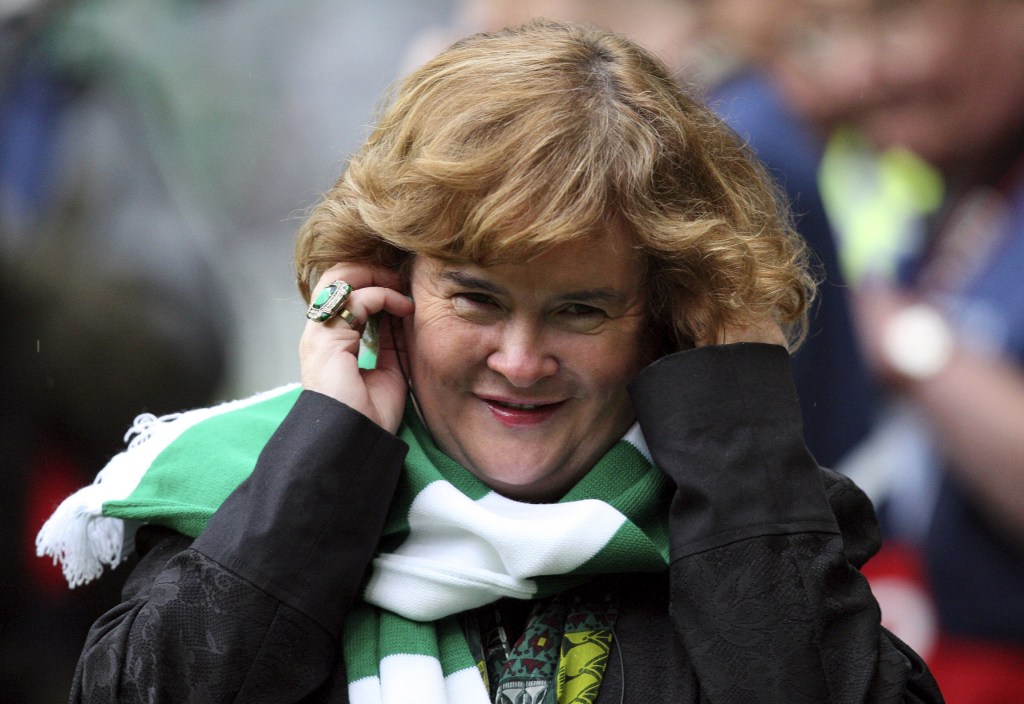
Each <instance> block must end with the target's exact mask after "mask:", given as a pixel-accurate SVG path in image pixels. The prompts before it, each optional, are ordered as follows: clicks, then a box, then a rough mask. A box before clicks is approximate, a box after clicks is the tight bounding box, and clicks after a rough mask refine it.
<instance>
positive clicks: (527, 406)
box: [501, 403, 540, 411]
mask: <svg viewBox="0 0 1024 704" xmlns="http://www.w3.org/2000/svg"><path fill="white" fill-rule="evenodd" d="M501 405H502V406H504V407H505V408H513V409H515V410H517V411H533V410H536V409H537V408H540V406H538V405H535V404H531V403H502V404H501Z"/></svg>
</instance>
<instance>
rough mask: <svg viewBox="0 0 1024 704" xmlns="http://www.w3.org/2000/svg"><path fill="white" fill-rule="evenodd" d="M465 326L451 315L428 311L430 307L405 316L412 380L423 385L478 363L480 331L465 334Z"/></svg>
mask: <svg viewBox="0 0 1024 704" xmlns="http://www.w3.org/2000/svg"><path fill="white" fill-rule="evenodd" d="M435 312H436V311H435ZM466 328H467V326H466V325H464V324H460V321H458V320H457V319H453V318H452V316H446V315H431V312H430V311H429V310H427V311H423V314H422V315H421V314H420V312H419V311H417V313H416V314H415V315H414V316H412V317H411V318H406V320H405V333H406V342H407V346H408V350H409V357H410V360H411V365H412V373H413V380H414V381H417V382H418V383H419V385H420V386H421V387H422V386H423V385H424V384H445V383H446V382H447V381H448V380H449V379H451V378H453V377H459V376H463V375H465V373H467V372H468V371H469V370H470V369H471V368H472V367H473V366H474V365H475V364H476V363H477V361H478V359H477V357H479V354H480V352H479V349H478V348H479V346H480V343H481V340H480V335H479V334H476V335H471V334H467V330H466Z"/></svg>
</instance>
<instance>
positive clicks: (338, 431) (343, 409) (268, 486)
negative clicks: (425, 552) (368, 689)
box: [193, 391, 408, 636]
mask: <svg viewBox="0 0 1024 704" xmlns="http://www.w3.org/2000/svg"><path fill="white" fill-rule="evenodd" d="M407 450H408V448H407V447H406V445H405V443H403V442H402V441H401V440H399V439H398V438H397V437H395V436H394V435H392V434H390V433H388V432H387V431H385V430H384V429H383V428H381V427H380V426H378V425H376V424H375V423H373V422H372V421H370V420H369V419H368V418H366V417H365V416H363V415H362V414H360V413H358V412H357V411H355V410H353V409H351V408H349V407H348V406H345V405H344V404H342V403H340V402H338V401H336V400H335V399H333V398H330V397H328V396H324V395H322V394H319V393H316V392H313V391H303V392H302V393H301V394H300V395H299V398H298V400H297V401H296V403H295V406H294V407H293V408H292V410H291V412H290V413H289V414H288V415H287V417H286V418H285V419H284V421H283V422H282V423H281V426H280V427H279V428H278V430H277V431H276V432H275V433H274V435H273V437H272V438H271V439H270V441H269V442H268V443H267V445H266V447H264V449H263V451H262V453H261V454H260V457H259V459H258V461H257V463H256V467H255V469H254V470H253V472H252V475H251V476H250V477H249V478H248V479H246V480H245V481H244V482H243V483H242V484H241V485H239V487H238V488H237V489H235V491H234V492H233V493H232V494H231V495H230V496H228V498H227V499H226V500H225V501H224V503H223V504H222V505H221V507H220V508H219V509H218V510H217V512H216V513H215V514H214V515H213V517H212V518H211V519H210V521H209V523H208V524H207V527H206V529H205V530H204V531H203V533H202V534H201V535H200V536H199V537H198V538H197V539H196V541H195V543H194V544H193V547H194V548H195V549H196V550H198V551H199V552H201V553H203V554H204V555H206V556H207V557H209V558H211V559H212V560H215V561H216V562H218V563H220V564H221V565H223V566H224V567H226V568H228V569H230V570H231V571H233V572H235V573H236V574H238V575H239V576H240V577H242V578H244V579H246V580H247V581H249V582H251V583H252V584H253V585H255V586H256V587H258V588H260V589H262V590H263V591H265V592H267V593H268V594H270V595H271V596H273V597H275V598H277V599H279V600H280V601H282V602H284V603H286V604H287V605H288V606H291V607H292V608H294V609H296V610H298V611H300V612H302V613H304V614H306V615H307V616H309V617H310V618H312V619H313V620H315V621H317V622H318V623H319V624H320V625H321V626H323V627H324V628H325V629H327V630H328V631H329V632H330V633H331V634H332V635H334V636H337V635H338V634H339V633H340V629H341V623H342V620H343V618H344V615H345V613H347V612H348V610H349V609H350V608H351V606H352V603H353V602H354V601H355V600H356V599H357V598H358V597H359V592H360V589H361V586H362V582H363V578H364V575H365V572H366V568H367V566H368V565H369V563H370V560H371V559H372V558H373V555H374V552H375V550H376V547H377V543H378V541H379V539H380V535H381V531H382V530H383V525H384V520H385V518H386V517H387V513H388V508H389V506H390V503H391V499H392V496H393V494H394V491H395V487H396V485H397V483H398V478H399V475H400V473H401V468H402V462H403V460H404V458H405V453H406V451H407Z"/></svg>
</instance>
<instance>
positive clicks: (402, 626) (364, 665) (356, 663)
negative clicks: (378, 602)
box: [343, 604, 476, 682]
mask: <svg viewBox="0 0 1024 704" xmlns="http://www.w3.org/2000/svg"><path fill="white" fill-rule="evenodd" d="M343 642H344V643H345V667H346V669H347V671H348V679H349V681H350V682H355V681H356V680H361V679H364V678H366V677H378V676H379V674H380V672H379V669H380V661H381V660H383V659H384V658H386V657H388V656H389V655H402V654H407V655H424V656H427V657H433V658H435V659H436V660H438V661H439V662H440V663H441V672H442V674H443V675H444V676H445V677H447V676H449V675H451V674H452V673H453V672H458V671H460V670H465V669H467V668H473V669H476V663H475V662H474V660H473V655H472V653H471V652H470V650H469V646H468V644H467V643H466V637H465V635H464V634H463V632H462V626H460V625H459V620H458V619H457V618H456V617H454V616H451V617H449V618H444V619H441V620H440V621H436V622H432V623H417V622H415V621H410V620H408V619H405V618H402V617H401V616H397V615H395V614H393V613H391V612H389V611H382V610H380V609H374V608H372V607H370V606H367V605H366V604H360V605H359V606H357V607H356V608H355V609H354V610H353V611H352V612H351V613H350V614H349V615H348V617H347V618H346V619H345V625H344V640H343Z"/></svg>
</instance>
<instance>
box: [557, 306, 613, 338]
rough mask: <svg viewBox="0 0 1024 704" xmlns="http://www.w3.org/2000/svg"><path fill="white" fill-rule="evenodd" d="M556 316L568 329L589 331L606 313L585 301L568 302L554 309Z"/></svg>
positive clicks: (599, 322) (605, 317)
mask: <svg viewBox="0 0 1024 704" xmlns="http://www.w3.org/2000/svg"><path fill="white" fill-rule="evenodd" d="M556 318H557V320H558V321H559V322H560V323H561V324H562V325H564V326H565V327H567V328H569V329H570V330H574V331H577V332H589V331H590V330H593V329H594V328H596V327H598V326H599V325H600V324H601V323H603V322H604V321H605V320H606V319H607V318H608V314H607V313H606V312H605V311H604V310H602V309H600V308H595V307H594V306H590V305H587V304H586V303H570V304H569V305H566V306H563V307H562V308H559V309H558V310H557V311H556Z"/></svg>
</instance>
